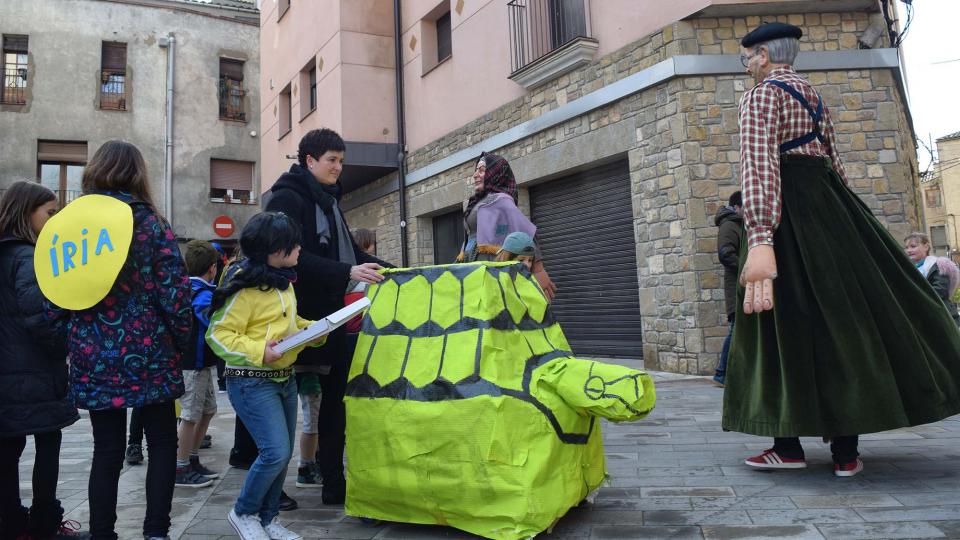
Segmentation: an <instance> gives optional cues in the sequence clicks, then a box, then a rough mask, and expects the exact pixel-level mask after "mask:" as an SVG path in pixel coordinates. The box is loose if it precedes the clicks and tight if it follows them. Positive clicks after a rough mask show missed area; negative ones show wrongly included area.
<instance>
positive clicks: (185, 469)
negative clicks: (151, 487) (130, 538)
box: [176, 240, 219, 488]
mask: <svg viewBox="0 0 960 540" xmlns="http://www.w3.org/2000/svg"><path fill="white" fill-rule="evenodd" d="M183 257H184V259H185V260H186V263H187V273H189V274H190V288H191V289H192V290H193V301H192V304H193V317H194V320H193V334H192V336H191V339H190V341H191V343H192V344H193V350H191V353H193V354H191V355H190V356H189V357H188V358H186V359H185V361H184V362H183V385H184V388H185V390H184V393H183V396H182V397H181V398H180V430H179V441H180V442H179V444H178V445H177V480H176V484H177V486H180V487H192V488H200V487H206V486H209V485H210V484H212V483H213V479H214V478H217V476H218V475H217V473H215V472H213V471H211V470H210V469H208V468H206V467H204V466H203V465H201V464H200V445H201V443H202V441H203V437H204V435H206V433H207V427H209V426H210V420H211V419H212V418H213V415H215V414H216V413H217V390H216V386H215V384H214V382H213V379H214V377H215V376H216V368H217V356H216V355H215V354H213V351H211V350H210V348H209V347H208V346H207V342H206V339H205V336H206V333H207V326H208V325H209V324H210V314H209V313H208V311H207V310H208V309H209V308H210V300H211V299H212V298H213V291H214V289H216V287H215V286H214V285H213V283H211V281H212V280H213V279H214V276H215V275H216V273H217V259H218V258H219V254H218V253H217V250H216V249H215V248H214V247H213V245H211V244H210V242H205V241H203V240H191V241H189V242H187V245H186V253H184V255H183Z"/></svg>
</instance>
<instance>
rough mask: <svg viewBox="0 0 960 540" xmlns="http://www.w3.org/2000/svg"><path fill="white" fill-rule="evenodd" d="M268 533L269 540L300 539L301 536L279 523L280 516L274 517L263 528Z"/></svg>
mask: <svg viewBox="0 0 960 540" xmlns="http://www.w3.org/2000/svg"><path fill="white" fill-rule="evenodd" d="M263 530H264V531H266V532H267V534H269V535H270V540H301V539H302V538H303V537H302V536H300V535H299V534H297V533H295V532H293V531H291V530H290V529H288V528H286V527H284V526H283V525H281V524H280V518H279V517H275V518H273V521H271V522H270V524H269V525H267V526H266V527H264V528H263Z"/></svg>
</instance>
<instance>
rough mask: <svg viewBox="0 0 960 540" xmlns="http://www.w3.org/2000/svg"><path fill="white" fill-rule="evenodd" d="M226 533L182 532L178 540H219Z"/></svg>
mask: <svg viewBox="0 0 960 540" xmlns="http://www.w3.org/2000/svg"><path fill="white" fill-rule="evenodd" d="M231 536H233V537H236V536H237V533H233V534H232V535H231ZM225 537H226V535H223V534H191V533H184V534H182V535H180V539H179V540H219V539H220V538H225Z"/></svg>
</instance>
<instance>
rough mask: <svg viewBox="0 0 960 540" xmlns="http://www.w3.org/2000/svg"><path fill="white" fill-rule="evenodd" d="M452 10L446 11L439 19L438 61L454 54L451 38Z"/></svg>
mask: <svg viewBox="0 0 960 540" xmlns="http://www.w3.org/2000/svg"><path fill="white" fill-rule="evenodd" d="M451 37H452V36H451V27H450V12H449V11H448V12H446V13H444V14H443V15H441V16H440V18H439V19H437V63H438V64H439V63H440V62H443V61H444V60H446V59H447V58H450V56H452V55H453V42H452V39H451Z"/></svg>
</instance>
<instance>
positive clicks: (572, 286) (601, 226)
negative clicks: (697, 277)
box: [530, 161, 643, 358]
mask: <svg viewBox="0 0 960 540" xmlns="http://www.w3.org/2000/svg"><path fill="white" fill-rule="evenodd" d="M530 210H531V217H532V218H533V222H534V223H535V224H536V225H537V236H538V241H539V242H540V248H541V250H542V251H543V258H544V263H545V264H546V268H547V271H548V272H549V273H550V277H551V278H553V281H554V282H555V283H556V284H557V286H558V288H559V290H558V292H557V298H556V299H555V300H554V303H553V313H554V316H555V317H556V318H557V320H558V321H559V322H560V325H561V326H562V327H563V332H564V334H566V336H567V340H568V341H569V342H570V346H571V347H573V351H574V353H575V354H577V355H578V356H584V357H589V356H616V357H628V358H641V357H642V355H643V347H642V343H641V338H642V328H641V326H640V300H639V291H638V289H639V286H638V283H637V256H636V244H635V243H634V234H633V209H632V207H631V194H630V173H629V168H628V165H627V162H626V161H622V162H617V163H613V164H610V165H604V166H601V167H597V168H596V169H593V170H591V171H588V172H583V173H578V174H576V175H573V176H569V177H565V178H561V179H558V180H554V181H551V182H547V183H545V184H541V185H539V186H536V187H534V188H531V190H530Z"/></svg>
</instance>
